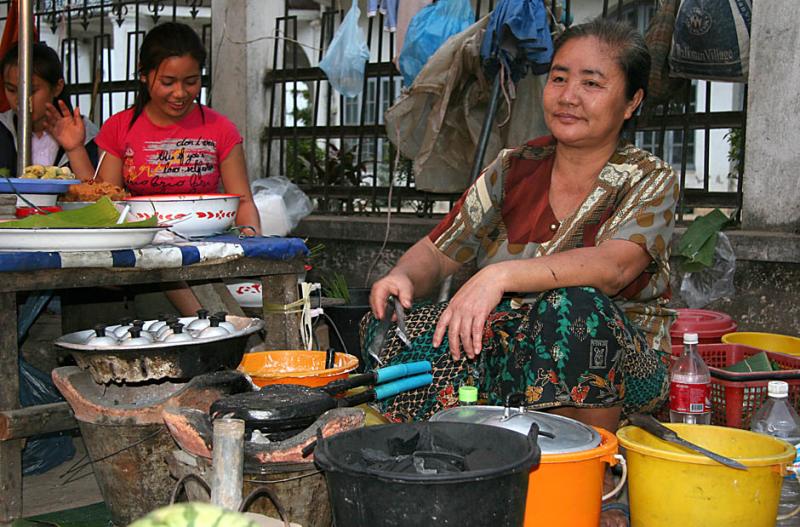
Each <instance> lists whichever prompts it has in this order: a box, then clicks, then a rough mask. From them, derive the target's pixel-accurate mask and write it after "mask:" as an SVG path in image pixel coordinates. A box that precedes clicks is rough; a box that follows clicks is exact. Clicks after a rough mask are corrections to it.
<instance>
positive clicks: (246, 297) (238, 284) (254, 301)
mask: <svg viewBox="0 0 800 527" xmlns="http://www.w3.org/2000/svg"><path fill="white" fill-rule="evenodd" d="M225 286H226V287H227V288H228V291H230V293H231V296H233V298H235V299H236V302H237V303H238V304H239V305H240V306H242V307H262V306H263V301H262V297H261V282H254V281H252V280H246V281H243V282H242V281H235V280H231V281H226V282H225Z"/></svg>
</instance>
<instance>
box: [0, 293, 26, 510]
mask: <svg viewBox="0 0 800 527" xmlns="http://www.w3.org/2000/svg"><path fill="white" fill-rule="evenodd" d="M17 354H18V351H17V299H16V293H0V379H2V382H0V409H3V410H13V409H15V408H19V358H18V355H17ZM23 445H24V442H23V441H22V440H12V441H0V523H6V522H10V521H11V520H13V519H15V518H19V517H20V516H22V447H23Z"/></svg>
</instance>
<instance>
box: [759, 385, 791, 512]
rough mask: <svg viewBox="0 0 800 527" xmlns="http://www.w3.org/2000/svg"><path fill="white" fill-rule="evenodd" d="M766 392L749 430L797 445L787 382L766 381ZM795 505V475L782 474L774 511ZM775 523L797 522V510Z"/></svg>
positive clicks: (782, 510)
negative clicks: (779, 492) (784, 475)
mask: <svg viewBox="0 0 800 527" xmlns="http://www.w3.org/2000/svg"><path fill="white" fill-rule="evenodd" d="M767 393H768V395H769V397H768V398H767V400H766V401H765V402H764V404H763V405H762V406H761V408H759V409H758V410H757V411H756V413H754V414H753V418H752V420H751V424H750V429H751V430H752V431H753V432H759V433H762V434H767V435H771V436H772V437H777V438H778V439H783V440H784V441H787V442H789V443H791V444H792V445H793V446H794V447H795V449H797V446H798V444H800V417H798V415H797V412H795V410H794V408H792V405H791V404H790V403H789V385H788V384H786V383H785V382H783V381H769V384H767ZM794 464H795V466H797V464H798V460H797V458H795V463H794ZM798 505H800V486H798V484H797V476H795V475H789V476H786V477H784V478H783V486H782V487H781V501H780V504H779V505H778V515H782V514H788V513H790V512H792V511H793V510H795V509H796V508H797V506H798ZM776 525H779V526H781V527H786V526H790V525H792V526H800V514H797V515H795V516H793V517H791V518H787V519H785V520H782V521H779V522H778V523H777V524H776Z"/></svg>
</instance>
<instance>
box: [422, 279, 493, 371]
mask: <svg viewBox="0 0 800 527" xmlns="http://www.w3.org/2000/svg"><path fill="white" fill-rule="evenodd" d="M503 292H504V291H503V289H502V287H500V286H499V284H498V281H497V280H496V277H495V276H494V274H493V273H492V272H491V268H490V267H487V268H485V269H482V270H481V271H479V272H478V273H477V274H475V276H473V277H472V278H470V279H469V280H468V281H467V283H465V284H464V285H463V286H461V288H460V289H459V290H458V292H457V293H456V294H455V296H453V299H452V300H451V301H450V304H449V305H448V306H447V309H445V310H444V312H443V313H442V315H441V317H439V322H438V323H437V324H436V331H435V332H434V334H433V345H434V347H439V346H440V345H441V344H442V341H443V340H444V336H445V333H447V336H448V337H449V341H450V354H451V355H452V356H453V358H454V359H455V360H458V359H460V358H461V348H462V347H463V348H464V353H466V354H467V357H469V358H470V359H474V358H475V357H476V356H477V355H478V354H479V353H480V352H481V348H482V345H483V328H484V326H485V325H486V319H487V318H488V317H489V314H490V313H491V312H492V310H493V309H494V308H495V307H496V306H497V304H499V303H500V300H501V299H502V298H503Z"/></svg>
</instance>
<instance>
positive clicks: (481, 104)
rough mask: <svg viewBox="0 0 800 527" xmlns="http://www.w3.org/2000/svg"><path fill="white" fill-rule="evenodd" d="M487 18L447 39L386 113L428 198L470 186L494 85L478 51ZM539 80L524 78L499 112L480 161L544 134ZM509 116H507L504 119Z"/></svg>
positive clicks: (388, 126)
mask: <svg viewBox="0 0 800 527" xmlns="http://www.w3.org/2000/svg"><path fill="white" fill-rule="evenodd" d="M488 22H489V17H488V16H486V17H483V18H482V19H481V20H479V21H478V22H476V23H475V24H473V25H472V26H470V27H469V28H467V29H466V30H465V31H463V32H461V33H459V34H457V35H455V36H453V37H451V38H450V39H449V40H448V41H447V42H445V43H444V45H443V46H442V47H441V48H439V50H438V51H437V52H436V53H434V54H433V56H432V57H431V58H430V59H429V60H428V62H427V63H426V64H425V66H424V67H423V68H422V71H420V73H419V75H418V76H417V78H416V80H415V81H414V83H413V84H412V85H411V87H410V88H409V89H407V90H404V91H403V94H402V95H401V96H400V98H399V99H398V100H397V102H396V103H395V104H394V105H392V106H391V107H390V108H389V109H388V110H387V111H386V115H385V117H386V133H387V135H388V136H389V140H390V141H392V143H393V144H394V145H395V146H396V147H397V148H398V149H399V150H400V153H402V154H403V156H405V157H407V158H409V159H411V160H413V161H414V183H415V187H416V188H417V189H419V190H422V191H426V192H447V193H460V192H463V191H464V189H466V188H467V186H469V184H470V169H471V168H472V161H473V157H474V154H475V149H476V146H477V144H478V137H479V135H480V132H481V127H482V125H483V121H484V118H485V115H486V113H487V107H488V100H489V94H490V92H491V85H490V83H489V82H488V80H487V78H486V76H485V74H484V72H483V69H482V66H481V57H480V47H481V42H482V41H483V35H484V32H485V30H486V26H487V24H488ZM543 87H544V78H543V77H540V76H533V75H528V76H526V77H525V78H523V79H522V80H521V81H520V83H519V84H518V85H517V90H516V98H511V97H510V98H509V99H508V100H507V101H506V103H504V104H502V105H501V108H500V110H499V111H498V114H499V116H498V119H497V120H498V121H507V124H506V125H505V126H502V127H500V126H498V125H497V124H494V125H493V126H492V128H491V134H490V136H489V142H488V145H487V148H486V153H485V159H487V160H491V159H494V158H495V157H496V156H497V154H498V153H499V152H500V150H501V149H502V148H506V147H511V146H518V145H520V144H522V143H524V142H525V141H527V140H528V139H531V138H532V137H538V136H540V135H544V134H545V133H546V132H547V127H546V126H545V124H544V116H543V114H542V105H541V94H542V89H543ZM509 116H510V117H509Z"/></svg>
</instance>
